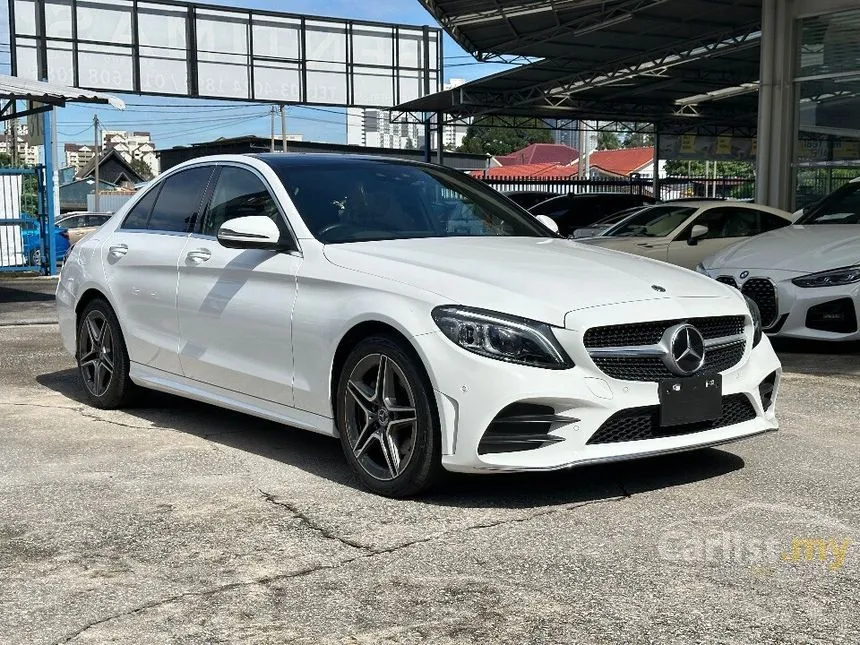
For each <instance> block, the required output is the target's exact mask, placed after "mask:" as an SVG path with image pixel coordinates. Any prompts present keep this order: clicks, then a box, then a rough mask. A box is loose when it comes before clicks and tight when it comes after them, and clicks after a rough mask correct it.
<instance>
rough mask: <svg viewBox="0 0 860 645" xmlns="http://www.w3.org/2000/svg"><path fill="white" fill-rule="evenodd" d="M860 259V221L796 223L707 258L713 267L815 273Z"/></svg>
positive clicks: (707, 264) (706, 262)
mask: <svg viewBox="0 0 860 645" xmlns="http://www.w3.org/2000/svg"><path fill="white" fill-rule="evenodd" d="M857 262H860V224H813V225H812V226H803V225H793V226H786V227H785V228H780V229H777V230H775V231H770V232H769V233H764V234H762V235H758V236H756V237H751V238H750V239H748V240H744V241H743V242H738V243H737V244H733V245H732V246H730V247H728V248H726V249H724V250H723V251H721V252H720V253H717V254H716V255H714V256H712V257H711V258H709V259H707V260H705V262H704V265H705V266H706V267H708V268H709V269H710V268H713V269H732V268H734V269H761V270H766V269H777V270H782V271H796V272H798V273H813V272H815V271H824V270H826V269H833V268H837V267H843V266H849V265H852V264H856V263H857Z"/></svg>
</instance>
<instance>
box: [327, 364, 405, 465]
mask: <svg viewBox="0 0 860 645" xmlns="http://www.w3.org/2000/svg"><path fill="white" fill-rule="evenodd" d="M343 396H344V401H343V404H344V410H345V412H346V433H347V438H348V440H349V446H350V448H351V449H352V452H353V454H354V455H355V458H356V460H357V461H358V463H359V465H360V466H361V468H362V469H363V470H364V471H365V472H366V473H367V474H368V475H370V476H371V477H373V478H375V479H378V480H380V481H390V480H392V479H395V478H396V477H397V476H398V475H400V474H401V473H403V471H404V470H405V469H406V467H407V466H408V465H409V462H410V460H411V458H412V455H413V453H414V452H415V439H416V435H417V431H418V427H417V422H418V418H417V414H416V409H415V394H414V392H413V391H412V387H411V385H410V384H409V381H408V379H407V378H406V376H405V374H404V373H403V370H402V369H401V367H400V366H399V365H398V364H397V363H396V362H395V361H394V360H393V359H392V358H391V357H390V356H386V355H385V354H369V355H368V356H365V357H364V358H362V359H361V360H360V361H359V362H358V363H357V364H356V366H355V367H354V368H353V370H352V373H351V374H350V376H349V380H348V381H347V384H346V391H345V392H344V394H343Z"/></svg>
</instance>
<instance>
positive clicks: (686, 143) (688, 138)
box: [681, 134, 696, 154]
mask: <svg viewBox="0 0 860 645" xmlns="http://www.w3.org/2000/svg"><path fill="white" fill-rule="evenodd" d="M695 152H696V135H695V134H682V135H681V153H682V154H693V153H695Z"/></svg>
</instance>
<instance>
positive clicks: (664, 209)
mask: <svg viewBox="0 0 860 645" xmlns="http://www.w3.org/2000/svg"><path fill="white" fill-rule="evenodd" d="M695 212H696V209H695V208H691V207H690V206H668V205H667V206H652V207H651V208H644V209H642V210H641V211H639V212H638V213H637V214H635V215H633V216H632V217H630V218H629V219H626V220H624V221H622V222H621V223H620V224H618V225H617V226H616V227H615V228H611V229H609V230H608V231H606V233H604V235H605V236H607V237H666V236H667V235H669V234H671V233H672V231H674V230H675V229H676V228H678V227H679V226H681V224H683V223H684V221H685V220H686V219H687V218H688V217H690V215H692V214H693V213H695Z"/></svg>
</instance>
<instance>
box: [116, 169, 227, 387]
mask: <svg viewBox="0 0 860 645" xmlns="http://www.w3.org/2000/svg"><path fill="white" fill-rule="evenodd" d="M212 169H213V168H212V166H201V167H194V168H189V169H187V170H183V171H181V172H178V173H175V174H172V175H170V176H169V177H168V178H167V179H165V180H164V181H163V182H160V183H158V184H156V185H155V186H153V187H152V188H151V189H150V190H148V191H147V193H146V194H145V195H144V196H143V197H142V198H141V199H140V201H138V202H137V204H135V206H133V207H132V209H131V210H130V211H129V213H128V215H127V216H126V217H125V219H124V220H123V223H122V224H121V225H120V227H119V228H118V229H117V230H116V231H114V233H112V234H111V235H110V236H109V237H108V238H107V239H106V240H105V243H104V245H103V246H102V260H103V263H102V264H103V266H104V269H105V278H106V280H107V283H108V286H109V287H110V291H111V295H112V297H113V300H114V304H115V306H116V308H117V316H118V318H119V321H120V325H121V326H122V330H123V335H124V336H125V342H126V345H127V347H128V355H129V358H130V359H131V361H132V362H134V363H140V364H143V365H147V366H149V367H153V368H156V369H160V370H164V371H165V372H170V373H172V374H181V370H180V365H179V357H178V355H177V352H178V349H179V319H178V316H177V313H176V284H177V280H178V264H179V258H180V254H181V253H182V251H183V249H184V248H185V244H186V242H187V240H188V233H189V231H190V230H191V226H192V225H193V223H194V220H195V218H196V217H197V214H198V211H199V209H200V205H201V202H202V200H203V194H204V192H205V191H206V188H207V185H208V183H209V178H210V176H211V175H212Z"/></svg>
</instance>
